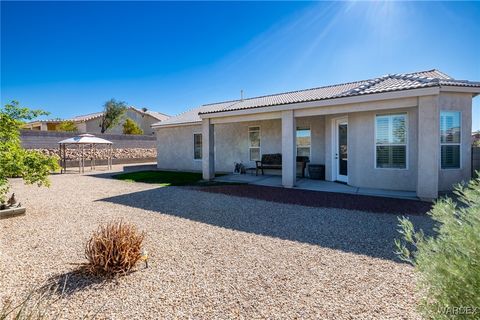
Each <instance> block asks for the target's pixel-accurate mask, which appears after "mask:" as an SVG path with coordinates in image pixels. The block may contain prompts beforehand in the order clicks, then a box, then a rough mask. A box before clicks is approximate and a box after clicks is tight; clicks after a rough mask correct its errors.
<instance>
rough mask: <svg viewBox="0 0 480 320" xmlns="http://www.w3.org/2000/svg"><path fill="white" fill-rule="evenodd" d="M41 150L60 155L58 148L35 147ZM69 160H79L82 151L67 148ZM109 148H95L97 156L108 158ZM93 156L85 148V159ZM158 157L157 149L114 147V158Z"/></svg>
mask: <svg viewBox="0 0 480 320" xmlns="http://www.w3.org/2000/svg"><path fill="white" fill-rule="evenodd" d="M33 150H36V151H39V152H41V153H43V154H46V155H58V152H59V150H58V148H55V149H53V148H51V149H33ZM66 153H67V160H78V158H79V157H80V151H79V150H78V149H76V148H75V147H73V148H70V149H67V152H66ZM108 153H109V150H108V149H106V148H102V147H99V148H98V149H96V150H95V155H96V156H95V158H96V159H107V158H108ZM92 156H93V152H92V150H91V149H90V148H85V150H84V157H85V159H87V160H89V159H91V158H92ZM156 157H157V149H155V148H153V149H152V148H149V149H143V148H129V149H121V148H114V149H113V155H112V158H113V159H156Z"/></svg>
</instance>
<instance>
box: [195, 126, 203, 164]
mask: <svg viewBox="0 0 480 320" xmlns="http://www.w3.org/2000/svg"><path fill="white" fill-rule="evenodd" d="M196 135H199V136H200V137H202V143H201V145H200V158H195V136H196ZM202 160H203V134H202V132H194V133H193V161H202Z"/></svg>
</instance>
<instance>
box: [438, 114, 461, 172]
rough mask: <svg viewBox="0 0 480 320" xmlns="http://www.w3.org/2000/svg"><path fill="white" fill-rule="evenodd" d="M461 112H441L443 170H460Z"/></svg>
mask: <svg viewBox="0 0 480 320" xmlns="http://www.w3.org/2000/svg"><path fill="white" fill-rule="evenodd" d="M460 133H461V125H460V112H458V111H441V112H440V158H441V166H442V169H454V168H460Z"/></svg>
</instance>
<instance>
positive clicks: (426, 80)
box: [153, 69, 480, 127]
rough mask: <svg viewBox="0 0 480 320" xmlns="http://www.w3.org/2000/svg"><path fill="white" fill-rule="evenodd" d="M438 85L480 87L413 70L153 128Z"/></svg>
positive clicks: (200, 111) (229, 106)
mask: <svg viewBox="0 0 480 320" xmlns="http://www.w3.org/2000/svg"><path fill="white" fill-rule="evenodd" d="M439 86H457V87H475V88H480V82H472V81H468V80H455V79H453V78H452V77H450V76H448V75H447V74H445V73H443V72H441V71H439V70H436V69H432V70H426V71H419V72H413V73H403V74H388V75H384V76H381V77H377V78H373V79H368V80H361V81H355V82H348V83H342V84H336V85H331V86H324V87H318V88H311V89H305V90H298V91H291V92H284V93H279V94H272V95H265V96H260V97H254V98H248V99H241V100H232V101H224V102H220V103H213V104H205V105H202V106H200V107H198V108H194V109H191V110H189V111H186V112H184V113H181V114H179V115H178V116H174V117H172V118H170V119H167V120H165V121H162V122H158V123H155V124H154V125H153V127H161V126H164V125H175V124H189V123H192V124H194V123H197V122H201V118H200V115H204V114H211V113H220V112H226V111H236V110H244V109H253V108H261V107H270V106H276V105H286V104H292V103H300V102H311V101H321V100H329V99H336V98H344V97H354V96H360V95H367V94H374V93H384V92H392V91H401V90H412V89H419V88H429V87H439Z"/></svg>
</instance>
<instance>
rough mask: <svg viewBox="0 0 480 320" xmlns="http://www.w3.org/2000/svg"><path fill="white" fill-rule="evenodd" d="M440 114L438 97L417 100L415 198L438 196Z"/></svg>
mask: <svg viewBox="0 0 480 320" xmlns="http://www.w3.org/2000/svg"><path fill="white" fill-rule="evenodd" d="M439 126H440V112H439V109H438V96H426V97H419V98H418V159H417V161H418V163H417V197H419V198H420V199H423V200H431V199H435V198H437V196H438V171H439V163H440V159H439V154H440V128H439Z"/></svg>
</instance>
